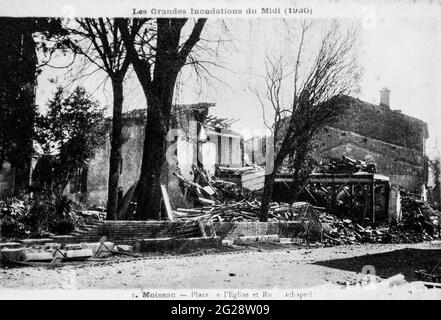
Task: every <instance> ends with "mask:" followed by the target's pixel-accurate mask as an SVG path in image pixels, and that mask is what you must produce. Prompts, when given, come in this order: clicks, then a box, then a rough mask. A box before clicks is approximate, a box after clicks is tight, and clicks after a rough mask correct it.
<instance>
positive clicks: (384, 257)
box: [0, 243, 441, 289]
mask: <svg viewBox="0 0 441 320" xmlns="http://www.w3.org/2000/svg"><path fill="white" fill-rule="evenodd" d="M250 249H252V248H250ZM274 249H275V248H273V247H272V246H271V245H266V246H265V245H264V244H262V245H261V247H260V248H258V249H256V248H254V249H253V250H246V251H243V252H229V253H222V254H204V255H198V256H171V257H170V256H169V257H165V258H164V257H161V258H158V257H150V258H146V259H144V260H131V261H127V260H125V261H119V262H118V263H116V261H115V260H114V261H113V263H111V264H109V265H93V264H92V265H91V264H89V263H82V264H78V265H75V266H69V267H63V268H56V269H47V268H43V267H24V268H14V269H0V288H15V289H57V288H63V284H64V283H66V277H72V276H73V277H74V278H75V286H76V288H77V289H86V288H87V289H92V288H93V289H107V288H113V289H126V288H139V289H146V288H156V289H159V288H161V289H191V288H200V289H223V288H240V289H272V288H286V289H291V288H308V287H313V286H317V285H321V284H326V283H343V282H353V281H357V280H358V279H361V278H362V277H363V276H364V275H363V274H362V273H361V271H362V268H363V266H365V265H372V266H374V267H375V271H376V274H377V275H378V276H380V277H384V278H386V277H390V276H393V275H395V274H397V273H402V274H404V275H405V277H406V279H407V280H415V276H414V271H415V270H419V269H422V268H426V269H431V268H432V267H434V266H435V265H436V263H437V262H438V261H439V260H440V259H441V244H433V243H432V244H431V243H420V244H400V245H397V244H372V245H353V246H338V247H329V248H299V247H295V246H286V247H283V248H282V249H281V248H280V247H278V249H276V250H274Z"/></svg>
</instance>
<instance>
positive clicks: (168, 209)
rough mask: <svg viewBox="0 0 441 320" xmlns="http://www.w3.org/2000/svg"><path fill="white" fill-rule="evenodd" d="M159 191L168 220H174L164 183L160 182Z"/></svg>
mask: <svg viewBox="0 0 441 320" xmlns="http://www.w3.org/2000/svg"><path fill="white" fill-rule="evenodd" d="M161 193H162V200H163V201H164V205H165V210H166V211H167V217H168V219H169V220H170V221H175V217H174V216H173V210H172V208H171V204H170V199H169V197H168V192H167V188H166V187H165V185H164V184H161Z"/></svg>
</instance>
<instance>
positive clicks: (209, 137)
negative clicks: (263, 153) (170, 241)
mask: <svg viewBox="0 0 441 320" xmlns="http://www.w3.org/2000/svg"><path fill="white" fill-rule="evenodd" d="M214 106H215V104H213V103H197V104H190V105H174V106H173V110H172V112H173V117H172V120H171V125H170V128H171V130H170V132H169V135H168V140H169V143H170V145H169V148H168V151H167V163H168V166H169V168H168V169H169V170H168V172H169V175H168V191H169V194H170V201H171V203H172V205H173V206H175V205H184V206H185V204H183V203H182V202H184V201H185V200H184V199H183V196H182V193H181V190H180V187H179V183H178V181H177V179H176V178H175V177H174V175H173V173H175V172H178V173H179V174H180V175H182V176H183V177H185V178H186V179H188V180H191V181H193V179H194V172H193V168H192V166H193V164H196V163H198V162H199V163H200V164H202V165H203V167H204V169H205V170H206V171H207V173H209V174H211V175H214V173H215V170H216V167H218V166H232V167H235V166H237V167H239V166H242V163H243V137H242V135H240V134H239V133H237V132H235V131H233V130H231V123H232V122H233V120H232V119H224V118H218V117H216V116H213V115H209V109H210V108H212V107H214ZM145 121H146V110H145V109H137V110H132V111H130V112H127V113H125V114H124V127H123V140H124V144H123V148H122V155H123V159H122V162H121V169H120V181H119V184H120V190H121V191H120V192H121V193H125V192H126V191H127V190H128V189H129V188H130V187H131V186H132V185H133V184H134V183H135V182H136V181H137V179H138V178H139V174H140V171H141V162H142V152H143V146H144V127H145ZM109 157H110V135H109V138H108V139H107V141H106V144H105V145H104V146H103V148H101V149H100V150H99V151H98V152H97V153H96V155H95V157H94V159H93V160H92V161H91V162H90V164H89V166H88V169H87V171H86V172H83V173H82V175H83V177H82V179H80V180H82V181H85V183H83V184H81V186H80V188H79V187H78V184H76V183H75V182H74V181H73V182H72V183H70V186H68V189H69V190H68V193H70V195H71V196H73V197H76V198H77V200H81V202H83V203H84V202H85V203H87V205H88V206H105V204H106V201H107V190H108V189H107V188H108V174H109Z"/></svg>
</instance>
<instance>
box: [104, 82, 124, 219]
mask: <svg viewBox="0 0 441 320" xmlns="http://www.w3.org/2000/svg"><path fill="white" fill-rule="evenodd" d="M112 89H113V119H112V137H111V141H110V144H111V147H110V160H109V183H108V192H107V220H117V218H118V217H117V211H118V186H119V175H120V166H121V160H122V155H121V149H122V143H123V141H122V127H123V122H122V104H123V81H122V79H112Z"/></svg>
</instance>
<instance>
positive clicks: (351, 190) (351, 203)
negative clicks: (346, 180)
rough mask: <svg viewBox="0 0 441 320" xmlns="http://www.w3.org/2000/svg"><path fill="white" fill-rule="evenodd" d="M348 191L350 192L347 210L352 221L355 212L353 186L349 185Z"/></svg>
mask: <svg viewBox="0 0 441 320" xmlns="http://www.w3.org/2000/svg"><path fill="white" fill-rule="evenodd" d="M349 190H350V203H349V208H350V210H351V217H352V219H354V217H355V212H354V197H355V190H354V184H353V183H351V184H350V185H349Z"/></svg>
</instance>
